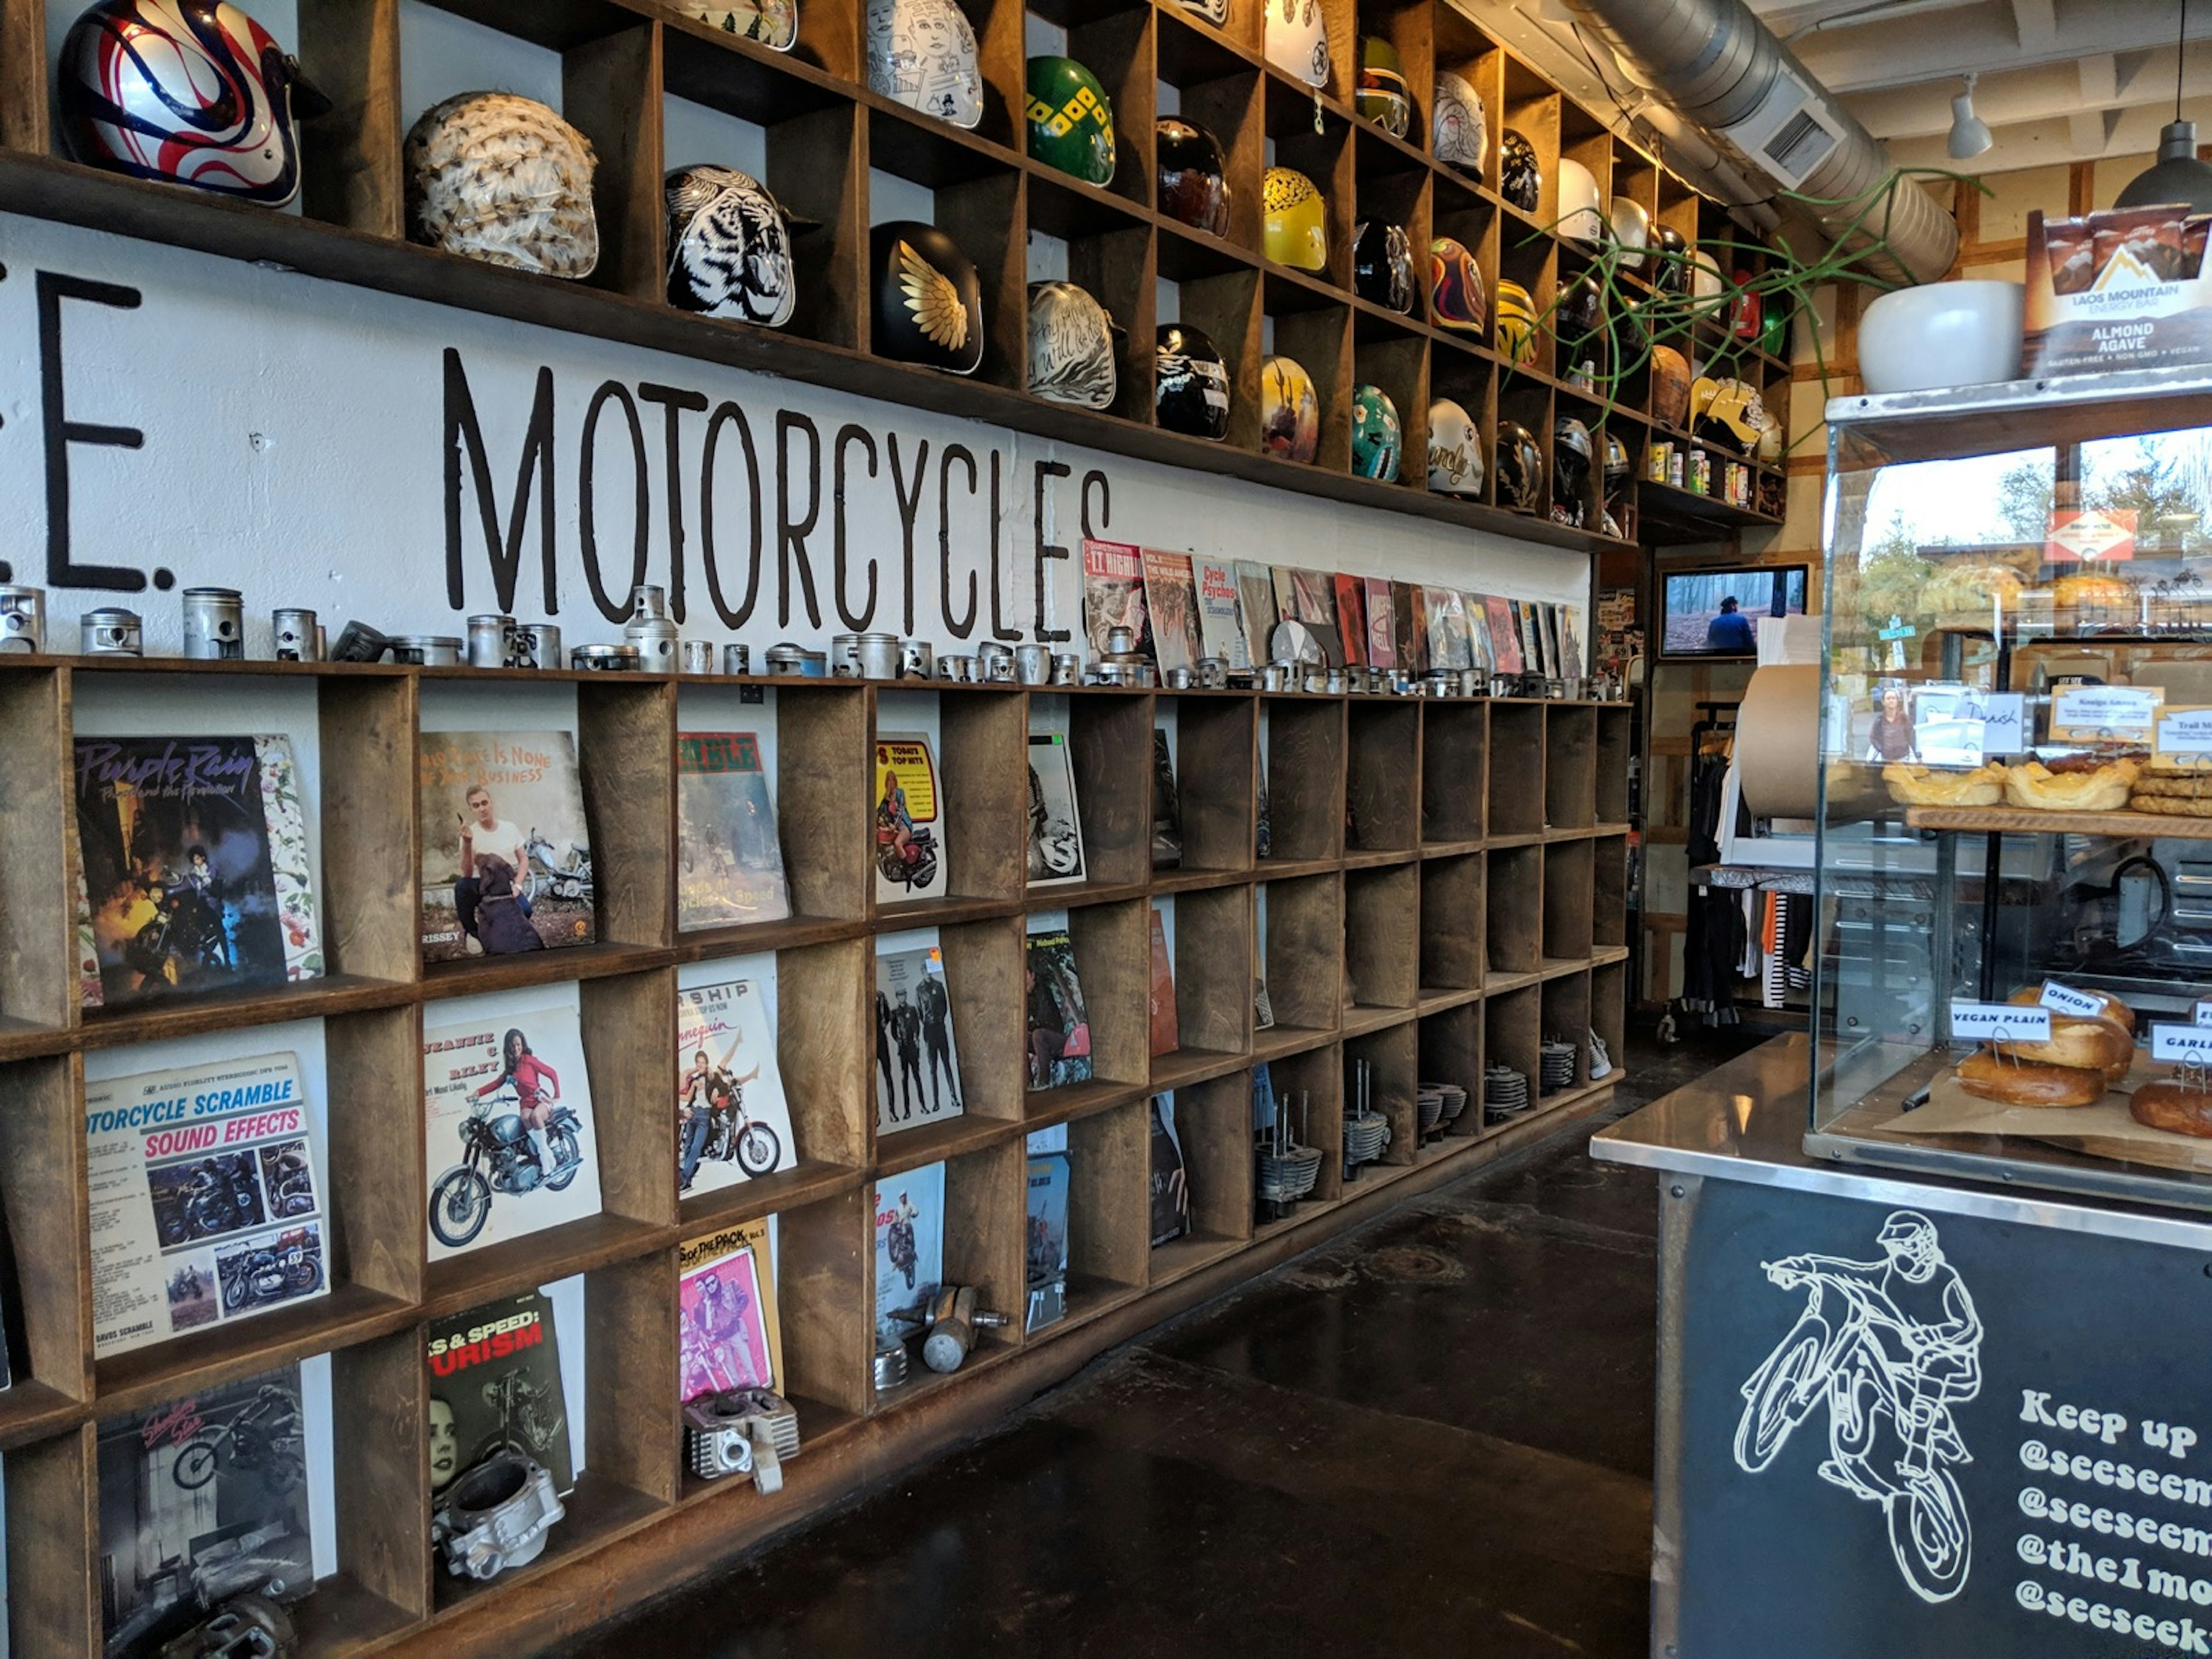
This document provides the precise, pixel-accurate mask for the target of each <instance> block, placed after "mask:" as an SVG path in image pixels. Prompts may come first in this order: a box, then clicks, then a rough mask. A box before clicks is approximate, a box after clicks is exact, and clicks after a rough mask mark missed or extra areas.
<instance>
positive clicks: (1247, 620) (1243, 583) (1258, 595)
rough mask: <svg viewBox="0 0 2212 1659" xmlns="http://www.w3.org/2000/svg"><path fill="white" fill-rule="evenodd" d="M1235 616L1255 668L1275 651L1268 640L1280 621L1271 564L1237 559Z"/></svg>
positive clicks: (1246, 651)
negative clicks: (1270, 647) (1269, 646)
mask: <svg viewBox="0 0 2212 1659" xmlns="http://www.w3.org/2000/svg"><path fill="white" fill-rule="evenodd" d="M1279 620H1280V618H1279V615H1278V613H1277V608H1276V603H1275V573H1274V570H1273V568H1272V567H1270V566H1267V565H1264V564H1255V563H1254V562H1252V561H1251V560H1249V559H1239V560H1237V621H1238V623H1240V624H1241V625H1242V627H1243V634H1244V653H1245V655H1246V656H1248V657H1249V658H1250V659H1251V661H1252V666H1254V667H1255V668H1256V667H1258V666H1259V665H1261V663H1264V662H1267V661H1269V660H1270V659H1272V658H1273V656H1274V654H1275V653H1273V651H1272V650H1270V649H1269V648H1268V642H1269V641H1271V640H1273V638H1274V635H1275V623H1277V622H1278V621H1279Z"/></svg>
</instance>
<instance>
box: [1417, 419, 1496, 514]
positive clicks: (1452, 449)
mask: <svg viewBox="0 0 2212 1659" xmlns="http://www.w3.org/2000/svg"><path fill="white" fill-rule="evenodd" d="M1488 477H1489V472H1488V470H1487V469H1486V467H1485V466H1484V465H1483V464H1482V429H1481V428H1480V427H1478V426H1476V425H1475V423H1474V416H1472V415H1470V414H1468V412H1467V410H1465V409H1463V408H1462V407H1461V406H1460V405H1459V404H1456V403H1455V402H1453V401H1452V400H1451V399H1450V398H1437V400H1436V402H1434V403H1432V404H1430V405H1429V488H1430V489H1433V490H1435V491H1436V492H1437V494H1438V495H1476V496H1479V495H1481V494H1482V491H1483V485H1484V484H1485V483H1486V482H1487V480H1488Z"/></svg>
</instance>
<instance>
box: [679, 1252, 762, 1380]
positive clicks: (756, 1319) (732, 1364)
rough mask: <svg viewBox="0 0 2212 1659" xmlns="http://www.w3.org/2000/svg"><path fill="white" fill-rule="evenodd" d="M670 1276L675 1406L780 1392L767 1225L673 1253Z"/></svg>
mask: <svg viewBox="0 0 2212 1659" xmlns="http://www.w3.org/2000/svg"><path fill="white" fill-rule="evenodd" d="M676 1273H677V1279H676V1318H677V1344H678V1367H677V1370H678V1376H677V1389H676V1399H677V1403H678V1405H683V1404H685V1403H687V1402H688V1401H693V1400H696V1399H697V1398H698V1397H699V1396H700V1395H702V1394H720V1393H722V1392H723V1391H724V1390H726V1389H771V1390H776V1391H779V1392H780V1391H781V1388H782V1382H781V1379H782V1376H783V1333H782V1331H781V1328H779V1327H778V1325H777V1322H776V1316H775V1254H774V1252H773V1251H772V1249H770V1247H769V1223H768V1218H767V1217H766V1216H763V1217H762V1218H760V1219H758V1220H757V1221H748V1222H745V1223H744V1224H743V1225H739V1226H734V1227H724V1228H721V1229H720V1230H719V1231H714V1232H711V1233H708V1234H705V1235H703V1236H702V1237H698V1238H695V1239H691V1240H690V1241H688V1242H687V1243H684V1244H681V1245H679V1246H678V1248H677V1252H676Z"/></svg>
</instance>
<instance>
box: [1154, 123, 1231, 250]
mask: <svg viewBox="0 0 2212 1659" xmlns="http://www.w3.org/2000/svg"><path fill="white" fill-rule="evenodd" d="M1152 145H1153V156H1154V166H1155V167H1156V168H1157V170H1158V174H1159V179H1158V183H1159V193H1160V211H1161V212H1162V213H1164V214H1165V215H1166V216H1168V217H1169V218H1170V219H1173V220H1174V221H1175V222H1176V223H1178V224H1184V225H1189V226H1190V227H1192V228H1194V229H1197V230H1203V231H1206V232H1208V233H1210V234H1212V235H1215V236H1226V235H1227V234H1229V177H1228V173H1229V164H1228V162H1227V161H1225V159H1224V158H1223V155H1222V153H1221V141H1220V140H1219V139H1218V138H1216V137H1214V136H1213V135H1212V133H1210V132H1208V131H1206V129H1205V128H1204V127H1200V126H1194V125H1191V124H1190V123H1189V122H1188V121H1179V120H1177V119H1176V118H1174V117H1173V116H1163V117H1162V118H1160V120H1159V121H1158V124H1157V125H1155V126H1154V127H1153V129H1152Z"/></svg>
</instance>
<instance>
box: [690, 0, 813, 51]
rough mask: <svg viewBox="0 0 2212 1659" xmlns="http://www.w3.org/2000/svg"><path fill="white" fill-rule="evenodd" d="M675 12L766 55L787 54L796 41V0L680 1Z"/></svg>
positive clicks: (797, 11)
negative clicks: (754, 44) (752, 45)
mask: <svg viewBox="0 0 2212 1659" xmlns="http://www.w3.org/2000/svg"><path fill="white" fill-rule="evenodd" d="M676 9H677V10H678V11H679V12H680V13H682V14H683V15H684V16H686V17H696V18H697V19H698V20H699V21H701V22H702V23H704V24H706V25H708V27H711V28H718V29H720V30H721V31H722V33H725V34H734V35H736V36H738V38H739V39H740V40H751V41H755V42H757V43H758V44H759V45H761V46H766V47H767V48H768V49H769V51H770V52H789V51H790V50H791V46H792V42H793V41H794V40H798V39H799V0H737V3H736V4H735V5H732V4H729V3H726V0H723V3H717V4H712V5H710V4H708V3H705V0H683V3H681V4H679V5H678V7H677V8H676Z"/></svg>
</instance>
